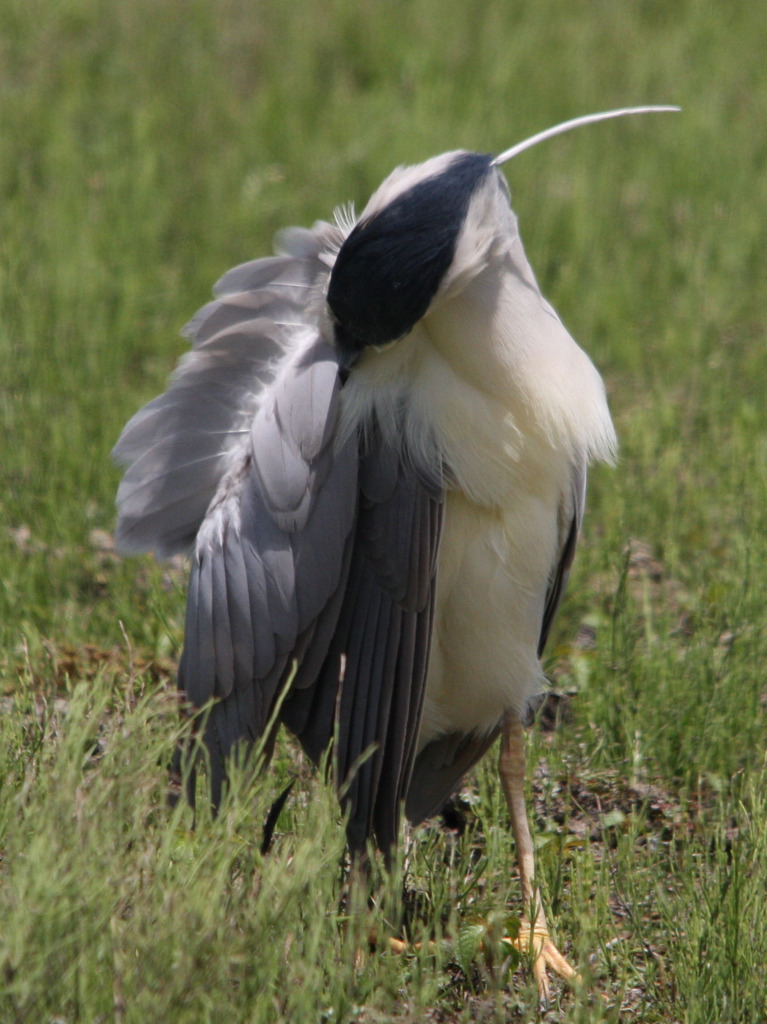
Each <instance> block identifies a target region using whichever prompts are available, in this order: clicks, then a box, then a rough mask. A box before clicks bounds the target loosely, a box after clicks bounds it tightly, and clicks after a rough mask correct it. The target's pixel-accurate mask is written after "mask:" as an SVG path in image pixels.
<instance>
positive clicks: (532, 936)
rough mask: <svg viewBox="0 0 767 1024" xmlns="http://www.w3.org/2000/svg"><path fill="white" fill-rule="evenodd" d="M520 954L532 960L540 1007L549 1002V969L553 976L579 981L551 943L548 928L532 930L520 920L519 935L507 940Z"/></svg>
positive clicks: (526, 923) (524, 920)
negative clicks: (526, 955)
mask: <svg viewBox="0 0 767 1024" xmlns="http://www.w3.org/2000/svg"><path fill="white" fill-rule="evenodd" d="M506 941H507V942H510V943H511V945H512V946H514V948H515V949H518V950H519V952H520V953H525V954H529V955H530V956H532V958H533V977H534V978H535V983H536V985H537V986H538V999H539V1000H540V1003H541V1005H542V1006H547V1005H548V1002H549V996H550V990H549V977H548V973H547V970H548V968H551V970H552V971H554V973H555V974H558V975H559V976H560V977H562V978H566V979H567V980H568V981H579V980H580V975H579V974H578V972H577V971H576V970H574V968H572V967H571V966H570V964H569V963H568V962H567V960H565V958H564V957H563V956H562V954H561V953H560V952H559V950H558V949H557V947H556V946H555V945H554V943H553V942H552V941H551V936H550V935H549V931H548V928H546V927H545V926H541V925H540V924H537V925H536V926H535V927H534V928H533V927H531V925H530V922H529V921H527V920H526V919H524V918H523V919H522V922H521V925H520V929H519V935H518V936H517V937H516V939H507V940H506Z"/></svg>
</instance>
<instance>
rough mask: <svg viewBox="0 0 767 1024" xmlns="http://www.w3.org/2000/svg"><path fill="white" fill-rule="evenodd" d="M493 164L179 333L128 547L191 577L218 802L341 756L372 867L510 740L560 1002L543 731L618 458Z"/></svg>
mask: <svg viewBox="0 0 767 1024" xmlns="http://www.w3.org/2000/svg"><path fill="white" fill-rule="evenodd" d="M673 109H677V108H673V107H632V108H625V109H621V110H615V111H606V112H602V113H600V114H590V115H586V116H585V117H579V118H574V119H573V120H571V121H567V122H564V123H563V124H560V125H556V126H554V127H553V128H549V129H546V130H545V131H543V132H539V133H538V134H537V135H535V136H533V137H532V138H530V139H527V140H525V141H524V142H522V143H519V144H517V145H516V146H514V147H512V148H511V149H509V150H507V151H505V152H504V153H502V154H500V155H499V156H492V155H489V154H484V153H476V152H470V151H466V150H456V151H451V152H447V153H444V154H442V155H440V156H436V157H432V158H431V159H428V160H426V161H425V162H423V163H420V164H417V165H413V166H402V167H398V168H397V169H395V170H394V171H393V172H392V173H391V174H390V175H389V176H388V177H387V178H386V179H385V180H384V181H383V183H382V184H381V185H380V187H379V188H378V189H377V190H376V191H375V192H374V193H373V195H372V196H371V198H370V199H369V201H368V203H367V205H366V206H365V207H364V209H363V210H362V212H361V214H360V215H359V216H356V215H355V213H354V209H353V208H352V207H340V208H338V209H337V210H336V212H335V217H334V219H333V221H327V222H324V221H320V222H317V223H316V224H315V225H314V226H313V227H312V228H310V229H306V228H289V229H287V230H284V231H282V232H281V233H279V234H278V236H277V239H276V245H275V249H276V254H275V255H273V256H270V257H265V258H261V259H256V260H252V261H249V262H246V263H243V264H241V265H240V266H237V267H235V268H234V269H232V270H229V271H228V272H227V273H225V274H224V276H223V277H222V278H221V279H220V280H219V282H218V283H217V284H216V285H215V287H214V296H215V298H214V299H213V301H211V302H209V303H208V304H207V305H204V306H203V307H202V309H200V311H199V312H198V313H197V314H196V315H195V316H194V317H193V319H192V320H191V321H190V323H189V324H188V325H187V326H186V328H185V329H184V332H183V333H184V334H185V335H186V336H187V337H188V338H189V339H191V344H192V348H191V351H189V352H188V353H187V354H185V355H184V356H183V357H182V358H181V360H180V362H179V364H178V367H177V369H176V371H175V373H174V375H173V376H172V378H171V381H170V383H169V386H168V388H167V390H166V391H165V392H164V393H163V394H162V395H160V396H159V397H157V398H155V399H154V400H153V401H150V402H149V403H148V405H146V406H145V407H144V408H143V409H141V410H140V411H139V412H138V413H136V415H135V416H133V418H132V419H131V420H130V421H129V422H128V424H127V426H126V427H125V429H124V431H123V432H122V434H121V436H120V438H119V441H118V442H117V444H116V446H115V448H114V451H113V456H114V459H115V460H116V461H117V463H118V464H119V465H121V466H122V467H124V469H125V472H124V476H123V479H122V481H121V483H120V485H119V489H118V493H117V506H118V519H117V527H116V542H117V545H118V547H119V548H120V549H121V550H122V551H125V552H140V551H154V553H155V554H156V555H157V556H158V557H161V558H162V557H169V556H172V555H175V554H177V553H179V552H185V553H188V554H189V555H190V560H191V566H190V573H189V584H188V593H187V602H186V618H185V636H184V645H183V651H182V653H181V657H180V662H179V669H178V684H179V688H180V690H181V691H182V693H183V695H184V696H185V698H186V700H187V701H188V702H189V704H190V705H191V706H192V707H194V708H205V709H206V710H207V712H208V713H207V718H206V720H205V727H204V728H205V735H204V739H205V743H206V745H207V748H208V754H209V773H210V785H211V799H212V801H213V803H214V804H217V803H218V802H219V801H220V799H221V796H222V792H223V789H224V786H225V783H226V773H227V763H228V760H229V758H230V757H231V756H232V755H233V753H234V751H235V750H236V749H238V748H240V747H241V745H243V744H244V745H245V748H246V749H247V748H249V747H253V745H255V744H257V743H258V742H259V741H260V740H262V739H263V738H264V737H265V733H266V732H267V730H270V729H273V728H274V727H275V723H282V724H284V725H285V726H286V727H287V728H288V730H289V731H290V732H292V733H293V735H294V736H295V737H296V738H297V739H298V741H299V742H300V744H301V746H302V747H303V749H304V750H305V752H306V754H307V755H308V756H309V758H310V759H311V760H312V761H313V762H314V763H315V764H319V763H320V762H321V761H322V759H323V757H324V755H325V753H326V751H327V750H328V748H329V747H332V757H333V763H334V768H335V777H336V779H337V781H338V786H339V796H340V798H341V801H342V804H343V808H344V810H345V813H346V838H347V843H348V847H349V850H350V851H351V854H352V855H353V857H357V858H362V857H364V856H365V853H366V850H367V849H368V846H369V844H371V843H372V844H374V845H375V846H377V847H378V848H379V849H380V850H382V851H383V852H384V854H387V853H390V852H391V850H392V849H393V848H394V847H395V846H396V844H397V843H398V842H399V840H400V825H401V819H402V811H403V809H404V814H405V816H406V817H407V819H408V820H409V821H410V822H412V823H418V822H421V821H423V820H424V819H427V818H428V817H430V816H433V815H435V814H436V813H438V812H439V810H440V809H441V808H442V807H443V805H444V804H445V803H446V801H447V800H448V798H449V797H450V796H451V795H452V794H453V793H454V792H455V791H456V789H457V788H458V787H459V785H460V783H461V780H462V779H463V777H464V776H465V775H466V773H467V772H468V771H469V770H470V769H471V768H472V767H473V766H474V765H475V764H476V763H477V762H478V761H479V760H480V758H482V757H483V755H484V754H485V753H486V752H487V751H488V750H489V749H490V747H491V746H492V745H493V744H494V743H495V741H496V740H497V739H498V738H499V737H500V753H499V761H498V770H499V776H500V782H501V786H502V789H503V792H504V795H505V798H506V803H507V806H508V810H509V816H510V820H511V827H512V832H513V836H514V840H515V848H516V857H517V862H518V870H519V876H520V882H521V889H522V896H523V900H524V906H525V908H526V910H525V916H524V918H523V929H522V933H521V936H522V937H523V938H524V941H525V942H526V943H527V944H528V946H529V948H530V949H531V951H532V957H533V974H534V977H535V980H536V983H537V985H538V991H539V994H540V996H541V999H542V1000H545V999H547V998H548V993H549V979H548V971H549V970H552V971H554V972H555V973H558V974H560V975H562V976H564V977H566V978H572V977H574V976H575V971H574V969H573V968H572V966H571V965H570V964H569V963H568V961H567V960H566V959H565V957H564V956H563V955H562V954H561V953H560V952H559V950H558V949H557V947H556V946H555V945H554V942H553V940H552V938H551V936H550V933H549V930H548V926H547V922H546V916H545V913H544V908H543V905H542V902H541V897H540V894H539V890H538V887H537V885H536V881H535V863H534V847H533V840H532V836H531V832H530V827H529V823H528V817H527V810H526V804H525V794H524V783H525V770H526V765H525V738H524V730H523V723H525V721H526V719H527V716H528V714H529V709H530V707H531V705H532V704H533V702H534V701H535V699H536V697H538V695H539V694H540V693H541V692H542V691H543V690H544V689H545V687H546V679H545V676H544V673H543V669H542V667H541V655H542V654H543V651H544V647H545V645H546V641H547V638H548V636H549V632H550V629H551V626H552V622H553V620H554V616H555V614H556V611H557V608H558V606H559V603H560V600H561V598H562V594H563V591H564V589H565V585H566V582H567V578H568V574H569V571H570V567H571V565H572V561H573V556H574V553H575V547H576V542H577V539H578V535H579V532H580V529H581V524H582V520H583V513H584V504H585V496H586V476H587V469H588V466H589V465H590V464H591V463H593V462H603V463H612V462H613V461H614V459H615V456H616V450H617V441H616V435H615V431H614V427H613V423H612V419H611V416H610V412H609V408H608V403H607V398H606V392H605V387H604V383H603V381H602V378H601V377H600V375H599V373H598V371H597V370H596V368H595V366H594V365H593V363H592V362H591V360H590V359H589V357H588V356H587V355H586V353H585V352H584V351H583V350H582V349H581V348H580V347H579V345H578V344H577V343H576V342H575V341H574V340H573V338H572V337H571V335H570V334H569V333H568V331H567V329H566V328H565V326H564V325H563V323H562V321H561V319H560V318H559V316H558V315H557V313H556V312H555V311H554V309H553V308H552V306H551V305H550V304H549V303H548V302H547V301H546V299H545V298H544V297H543V295H542V293H541V290H540V288H539V286H538V283H537V280H536V277H535V275H534V273H533V270H532V268H531V266H530V264H529V262H528V260H527V257H526V255H525V252H524V248H523V245H522V240H521V238H520V233H519V227H518V221H517V217H516V215H515V213H514V212H513V210H512V207H511V201H510V192H509V188H508V184H507V181H506V179H505V177H504V175H503V173H502V172H501V170H500V166H501V165H502V164H504V163H506V162H507V161H508V160H510V159H511V158H512V157H515V156H517V155H518V154H519V153H521V152H523V151H524V150H525V149H527V148H529V147H530V146H532V145H534V144H536V143H537V142H539V141H542V140H543V139H545V138H550V137H552V136H553V135H556V134H559V133H560V132H562V131H568V130H570V129H571V128H573V127H577V126H579V125H582V124H588V123H592V122H594V121H598V120H604V119H606V118H610V117H618V116H623V115H624V114H633V113H644V112H652V111H661V110H673Z"/></svg>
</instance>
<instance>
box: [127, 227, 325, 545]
mask: <svg viewBox="0 0 767 1024" xmlns="http://www.w3.org/2000/svg"><path fill="white" fill-rule="evenodd" d="M337 236H338V229H336V228H334V227H332V226H330V225H323V224H319V225H317V226H316V229H315V230H314V231H304V232H301V231H296V232H285V233H284V237H285V238H286V239H287V244H286V245H285V246H284V248H285V250H286V251H287V253H288V255H283V256H278V257H274V258H272V259H266V260H256V261H254V262H252V263H246V264H243V265H242V266H241V267H236V268H235V269H234V270H232V271H230V272H229V273H228V274H225V275H224V277H223V278H222V279H221V280H220V281H219V282H218V284H217V285H216V289H215V290H216V294H217V295H218V296H219V298H217V299H216V300H215V301H213V302H210V303H208V304H207V305H206V306H204V307H203V308H202V309H201V310H200V311H199V313H197V315H196V316H195V317H194V318H193V319H192V320H191V321H190V323H189V324H187V326H186V328H185V329H184V333H185V334H187V335H188V336H189V337H191V338H192V342H193V349H192V351H191V352H189V353H187V354H186V355H185V356H184V357H183V358H182V359H181V361H180V363H179V366H178V368H177V370H176V372H175V374H174V375H173V378H172V379H171V383H170V386H169V388H168V390H167V391H166V392H165V394H163V395H161V396H159V397H158V398H156V399H154V401H152V402H150V403H149V404H148V405H146V406H145V407H144V408H143V409H142V410H140V411H139V412H138V413H137V414H136V415H135V416H134V417H133V419H131V420H130V422H129V423H128V424H127V426H126V427H125V429H124V431H123V433H122V436H121V437H120V439H119V441H118V442H117V445H116V446H115V448H114V451H113V457H114V459H115V461H117V462H118V463H119V464H121V465H123V466H126V467H127V471H126V473H125V476H124V477H123V480H122V483H121V484H120V488H119V490H118V495H117V504H118V510H119V516H118V524H117V543H118V545H119V546H120V547H121V548H122V549H123V550H127V551H144V550H154V551H155V552H156V554H158V555H159V556H160V557H167V556H170V555H172V554H175V553H177V552H179V551H188V550H189V549H190V548H191V547H192V545H193V543H194V539H195V536H196V533H197V530H198V529H199V527H200V525H201V523H202V521H203V518H204V516H205V512H206V510H207V508H208V506H209V504H210V502H211V500H212V499H213V497H214V495H215V493H216V491H217V488H218V486H219V484H220V482H221V479H222V477H223V476H224V475H225V474H226V472H227V471H228V470H229V468H230V466H231V465H232V462H233V460H236V457H237V454H238V452H239V451H240V450H241V449H242V448H243V447H244V446H245V445H246V442H247V432H248V430H249V428H250V425H251V423H252V420H253V417H254V416H255V414H256V412H257V410H258V409H259V407H260V404H261V402H262V400H263V398H264V395H265V394H266V391H267V389H268V387H269V386H270V385H271V384H272V382H273V381H274V379H275V375H276V371H277V368H278V366H279V365H280V364H281V362H282V361H283V360H284V358H285V355H286V353H287V352H289V351H292V350H293V349H294V348H295V345H296V334H297V331H300V330H301V329H302V327H305V326H306V325H307V324H308V323H310V322H311V318H312V306H313V298H314V296H315V294H317V295H319V294H321V292H322V287H323V284H324V281H325V279H326V277H327V274H328V272H329V257H328V254H329V252H331V251H334V248H337V245H338V244H339V240H338V237H337ZM291 240H292V248H291ZM330 262H332V260H331V261H330Z"/></svg>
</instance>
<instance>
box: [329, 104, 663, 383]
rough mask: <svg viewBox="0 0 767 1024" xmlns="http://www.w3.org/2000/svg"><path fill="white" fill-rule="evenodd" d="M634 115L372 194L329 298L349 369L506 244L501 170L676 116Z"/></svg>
mask: <svg viewBox="0 0 767 1024" xmlns="http://www.w3.org/2000/svg"><path fill="white" fill-rule="evenodd" d="M676 109H677V108H676V107H632V108H627V109H624V110H611V111H607V112H603V113H600V114H589V115H586V116H585V117H580V118H576V119H574V120H572V121H567V122H564V123H563V124H559V125H555V126H554V127H553V128H548V129H546V130H545V131H543V132H540V133H539V134H537V135H534V136H532V137H531V138H529V139H526V140H525V141H524V142H521V143H518V144H517V145H516V146H514V147H512V148H511V149H509V150H507V151H506V152H504V153H501V154H500V155H499V156H497V157H493V156H492V155H488V154H483V153H471V152H466V151H465V150H458V151H456V152H451V153H444V154H442V155H441V156H437V157H433V158H432V159H431V160H427V161H426V162H425V163H422V164H418V165H416V166H414V167H399V168H397V169H396V170H395V171H393V172H392V174H390V175H389V177H388V178H386V180H385V181H384V182H383V184H382V185H381V186H380V187H379V188H378V189H377V191H376V192H375V193H374V194H373V196H372V197H371V199H370V201H369V202H368V204H367V206H366V207H365V209H364V210H363V212H362V214H361V216H360V218H359V220H358V221H357V223H356V224H355V225H354V227H353V228H352V230H351V231H350V232H349V234H348V236H347V237H346V239H345V241H344V243H343V245H342V246H341V248H340V250H339V252H338V256H337V258H336V261H335V264H334V266H333V269H332V272H331V275H330V280H329V283H328V291H327V304H328V308H329V311H330V314H331V318H332V324H333V333H334V336H335V342H336V344H337V346H338V347H339V348H340V349H341V351H342V352H343V354H344V356H345V358H346V360H347V361H348V362H349V363H353V362H354V361H355V360H356V359H357V357H358V356H359V355H360V354H361V352H362V351H363V350H364V349H365V348H366V347H367V346H374V347H377V348H379V347H382V346H385V345H388V344H389V343H390V342H393V341H397V340H398V339H400V338H403V337H405V336H406V335H407V334H409V333H410V331H411V330H412V329H413V327H414V326H415V325H416V324H417V323H418V321H419V320H421V319H422V317H424V316H425V315H426V313H427V312H428V310H429V308H430V306H431V305H432V303H433V302H434V300H435V299H436V298H437V297H438V296H439V295H440V294H442V293H444V292H445V291H447V290H449V289H450V288H452V287H453V286H454V285H455V284H456V283H457V282H458V283H460V282H461V281H464V280H466V279H467V278H471V277H472V276H473V275H474V274H475V273H477V272H478V271H479V270H481V269H482V267H483V265H484V264H485V263H486V262H487V260H488V259H489V258H491V256H492V253H493V246H494V243H495V242H496V241H497V240H503V239H505V240H507V241H508V240H509V231H510V227H512V230H513V231H515V230H516V228H515V220H514V218H513V215H510V207H509V190H508V187H507V185H506V181H505V179H504V178H503V175H502V174H501V173H500V171H499V170H498V168H499V166H500V165H501V164H503V163H506V162H507V161H508V160H511V159H512V157H515V156H517V155H518V154H519V153H521V152H523V151H524V150H525V149H529V148H530V147H531V146H533V145H535V144H536V143H537V142H540V141H542V140H543V139H545V138H550V137H551V136H553V135H557V134H559V133H560V132H563V131H568V130H569V129H571V128H575V127H577V126H579V125H582V124H589V123H591V122H593V121H599V120H604V119H606V118H609V117H619V116H621V115H624V114H634V113H644V112H649V111H660V110H676Z"/></svg>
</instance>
